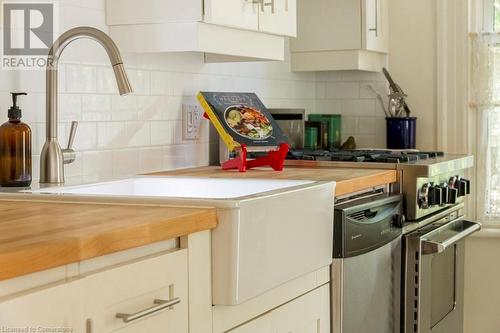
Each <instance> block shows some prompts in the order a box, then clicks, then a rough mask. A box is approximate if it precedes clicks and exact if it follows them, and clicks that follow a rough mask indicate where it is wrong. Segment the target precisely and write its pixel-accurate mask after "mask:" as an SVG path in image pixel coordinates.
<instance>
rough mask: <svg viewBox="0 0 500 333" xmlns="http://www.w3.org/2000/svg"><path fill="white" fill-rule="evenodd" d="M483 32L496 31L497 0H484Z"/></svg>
mask: <svg viewBox="0 0 500 333" xmlns="http://www.w3.org/2000/svg"><path fill="white" fill-rule="evenodd" d="M482 27H483V32H494V31H495V0H483V17H482Z"/></svg>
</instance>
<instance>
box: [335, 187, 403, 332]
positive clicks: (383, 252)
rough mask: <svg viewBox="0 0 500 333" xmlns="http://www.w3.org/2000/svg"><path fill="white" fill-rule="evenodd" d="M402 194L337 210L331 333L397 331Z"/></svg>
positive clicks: (360, 201)
mask: <svg viewBox="0 0 500 333" xmlns="http://www.w3.org/2000/svg"><path fill="white" fill-rule="evenodd" d="M403 222H404V218H403V215H402V196H401V195H387V194H382V195H375V196H368V197H366V198H360V199H356V200H352V201H349V202H346V203H341V204H338V205H337V206H336V208H335V222H334V245H333V247H334V250H333V252H334V253H333V258H334V259H333V264H332V271H331V274H332V276H331V277H332V286H331V288H332V292H331V296H332V331H333V333H364V332H370V333H390V332H398V331H399V327H400V326H399V325H400V324H399V323H400V311H399V309H400V295H401V291H400V290H401V289H400V288H401V283H400V281H401V234H402V225H403Z"/></svg>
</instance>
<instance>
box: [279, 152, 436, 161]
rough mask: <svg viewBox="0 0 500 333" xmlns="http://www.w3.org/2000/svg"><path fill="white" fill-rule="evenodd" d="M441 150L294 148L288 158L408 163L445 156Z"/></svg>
mask: <svg viewBox="0 0 500 333" xmlns="http://www.w3.org/2000/svg"><path fill="white" fill-rule="evenodd" d="M443 156H444V153H443V152H440V151H413V150H403V151H399V150H362V149H360V150H334V151H328V150H308V149H304V150H292V151H290V152H289V153H288V156H287V159H288V160H302V161H334V162H376V163H408V162H418V161H421V160H428V159H436V158H438V157H443Z"/></svg>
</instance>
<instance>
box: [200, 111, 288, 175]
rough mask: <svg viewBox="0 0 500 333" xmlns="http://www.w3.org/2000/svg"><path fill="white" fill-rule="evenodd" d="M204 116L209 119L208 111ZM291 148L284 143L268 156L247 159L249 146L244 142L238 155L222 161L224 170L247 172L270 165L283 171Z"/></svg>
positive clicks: (276, 169)
mask: <svg viewBox="0 0 500 333" xmlns="http://www.w3.org/2000/svg"><path fill="white" fill-rule="evenodd" d="M203 116H204V117H205V118H206V119H209V117H208V115H207V114H206V113H205V114H204V115H203ZM289 149H290V148H289V146H288V144H287V143H282V144H280V146H279V149H278V150H271V151H269V152H268V153H267V155H266V156H263V157H258V158H255V159H247V154H248V150H247V146H246V145H245V144H242V145H241V148H240V149H239V151H238V156H236V157H235V158H232V159H230V160H228V161H226V162H224V163H222V170H232V169H238V171H239V172H246V171H247V170H248V169H253V168H258V167H264V166H270V167H271V168H273V170H274V171H283V166H284V164H285V158H286V155H287V154H288V150H289Z"/></svg>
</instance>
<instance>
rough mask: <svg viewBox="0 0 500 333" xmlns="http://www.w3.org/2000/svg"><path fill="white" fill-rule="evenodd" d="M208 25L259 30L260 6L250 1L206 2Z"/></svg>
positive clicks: (223, 0)
mask: <svg viewBox="0 0 500 333" xmlns="http://www.w3.org/2000/svg"><path fill="white" fill-rule="evenodd" d="M204 6H205V17H204V21H205V22H206V23H212V24H217V25H222V26H227V27H233V28H241V29H247V30H254V31H258V30H259V5H258V3H253V2H252V1H249V0H205V3H204Z"/></svg>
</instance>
